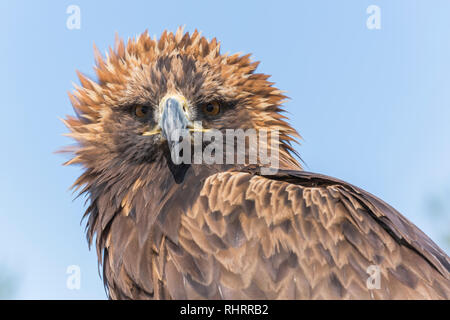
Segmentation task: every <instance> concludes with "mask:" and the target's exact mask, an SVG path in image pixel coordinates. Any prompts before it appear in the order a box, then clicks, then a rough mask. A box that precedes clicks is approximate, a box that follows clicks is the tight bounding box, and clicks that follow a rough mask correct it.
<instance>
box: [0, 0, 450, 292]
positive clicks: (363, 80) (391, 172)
mask: <svg viewBox="0 0 450 320" xmlns="http://www.w3.org/2000/svg"><path fill="white" fill-rule="evenodd" d="M431 2H432V5H431ZM72 4H74V5H78V6H79V7H80V9H81V29H80V30H69V29H67V27H66V20H67V18H68V14H66V9H67V7H68V6H69V5H72ZM372 4H375V5H378V6H379V7H380V9H381V29H380V30H369V29H367V27H366V19H367V18H368V15H367V13H366V8H367V7H368V6H369V5H372ZM448 12H450V2H448V1H412V0H411V1H407V0H404V1H400V0H399V1H379V0H371V1H365V0H355V1H331V0H330V1H317V0H316V1H312V0H311V1H221V2H218V1H214V2H213V1H209V2H208V1H132V0H129V1H126V2H119V1H115V2H112V1H108V2H107V1H75V0H71V1H57V2H56V1H8V2H6V1H3V2H1V3H0V33H1V39H2V41H3V46H2V47H3V50H1V51H0V66H1V70H2V77H0V97H1V100H0V101H1V102H0V108H1V115H2V118H1V125H0V143H1V146H2V156H1V157H0V168H1V171H0V179H1V180H0V181H1V183H0V243H1V245H0V265H1V266H2V269H1V270H3V269H6V270H7V271H6V272H7V273H10V274H12V275H13V277H14V278H15V279H17V290H16V293H15V296H14V297H15V298H22V299H36V298H42V299H53V298H57V299H80V298H85V299H104V298H105V293H104V290H103V285H102V282H101V280H100V278H99V274H98V269H97V258H96V254H95V252H94V251H88V247H87V242H86V240H85V236H84V225H80V219H81V216H82V213H83V212H84V201H83V199H78V200H75V201H72V200H73V198H74V196H73V195H72V193H71V191H69V189H68V188H69V187H70V185H71V184H72V182H73V181H74V180H75V178H76V177H77V176H78V175H79V174H80V168H77V167H70V168H68V167H62V166H61V163H62V162H64V160H65V158H64V157H63V156H61V155H55V154H54V153H53V152H54V151H56V150H58V149H59V148H60V147H62V146H64V145H67V144H70V143H71V141H70V140H69V139H67V138H65V137H63V136H62V134H63V133H64V132H66V129H65V127H64V126H63V124H62V123H61V122H60V121H59V120H58V117H64V116H65V115H66V114H72V113H73V112H72V109H71V106H70V103H69V99H68V97H67V91H69V90H71V89H72V85H71V83H72V82H76V81H77V78H76V74H75V70H76V69H78V70H80V71H82V72H83V73H86V74H88V75H92V74H93V71H92V66H93V64H94V59H93V50H92V47H93V43H94V42H95V43H96V45H97V46H98V47H99V49H100V50H101V51H102V52H104V51H105V50H106V49H107V48H108V46H109V45H112V44H113V41H114V34H115V32H118V34H119V35H120V36H122V37H125V38H128V37H132V36H135V35H137V34H139V33H141V32H143V31H144V30H146V29H148V30H149V33H150V34H151V35H153V34H156V35H159V34H160V33H161V32H162V31H163V30H164V29H168V30H176V28H177V27H178V26H180V25H185V26H186V30H187V31H193V30H194V29H195V28H198V29H199V30H201V31H202V32H203V34H204V35H205V36H207V37H208V38H212V37H217V38H218V39H219V40H220V41H221V42H222V52H245V53H247V52H250V53H252V54H253V58H254V59H255V60H259V61H261V64H260V67H259V71H260V72H264V73H268V74H271V75H272V77H271V80H272V81H275V82H276V85H277V86H278V87H279V88H280V89H282V90H286V91H287V94H288V95H289V97H290V98H291V100H289V101H288V102H287V103H286V108H287V110H288V111H289V116H290V118H291V123H292V124H293V126H294V127H295V128H296V129H297V130H298V131H299V132H300V133H301V135H302V136H303V138H304V141H302V146H300V147H298V150H299V152H300V154H301V155H302V158H303V159H304V160H305V162H306V164H307V168H306V169H307V170H308V171H314V172H320V173H324V174H328V175H332V176H335V177H338V178H341V179H344V180H346V181H349V182H351V183H353V184H356V185H358V186H360V187H363V188H365V189H366V190H368V191H370V192H372V193H374V194H375V195H377V196H379V197H381V198H383V199H384V200H386V201H387V202H389V203H390V204H391V205H393V206H394V207H395V208H397V209H398V210H399V211H401V212H402V213H403V214H404V215H405V216H406V217H408V218H409V219H410V220H412V221H413V222H414V223H416V224H417V225H418V226H419V227H420V228H422V229H423V230H424V231H425V232H426V233H428V234H429V235H430V236H431V237H432V238H433V239H434V240H435V241H436V242H438V243H439V244H440V245H441V246H443V247H445V249H446V250H447V252H449V247H448V244H446V243H445V242H444V241H443V240H442V237H441V235H442V234H443V233H444V232H446V231H448V229H449V223H450V219H449V212H448V209H449V208H448V207H445V208H446V209H445V210H447V211H445V210H444V213H445V212H446V213H447V214H446V215H445V214H444V215H442V214H441V215H436V214H432V213H429V212H428V210H429V208H428V207H427V203H428V199H429V198H430V197H431V198H433V197H435V196H436V197H441V196H442V197H445V196H447V198H448V196H449V195H450V126H449V123H450V90H449V88H450V19H448ZM69 265H78V266H80V269H81V288H80V290H69V289H68V288H67V286H66V280H67V274H66V269H67V267H68V266H69Z"/></svg>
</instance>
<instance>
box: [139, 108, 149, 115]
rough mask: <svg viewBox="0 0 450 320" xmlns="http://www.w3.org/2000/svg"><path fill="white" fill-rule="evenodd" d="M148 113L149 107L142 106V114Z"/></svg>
mask: <svg viewBox="0 0 450 320" xmlns="http://www.w3.org/2000/svg"><path fill="white" fill-rule="evenodd" d="M147 111H148V107H146V106H142V107H141V112H142V113H143V114H146V113H147Z"/></svg>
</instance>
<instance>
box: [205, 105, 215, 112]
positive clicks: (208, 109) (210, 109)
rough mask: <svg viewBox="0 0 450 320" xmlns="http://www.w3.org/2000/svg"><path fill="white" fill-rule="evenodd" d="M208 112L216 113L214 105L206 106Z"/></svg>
mask: <svg viewBox="0 0 450 320" xmlns="http://www.w3.org/2000/svg"><path fill="white" fill-rule="evenodd" d="M206 111H208V112H213V111H214V106H213V105H212V104H208V105H207V106H206Z"/></svg>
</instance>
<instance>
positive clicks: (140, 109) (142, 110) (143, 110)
mask: <svg viewBox="0 0 450 320" xmlns="http://www.w3.org/2000/svg"><path fill="white" fill-rule="evenodd" d="M147 113H148V107H147V106H136V107H135V108H134V114H135V115H136V116H137V117H138V118H144V117H145V116H146V115H147Z"/></svg>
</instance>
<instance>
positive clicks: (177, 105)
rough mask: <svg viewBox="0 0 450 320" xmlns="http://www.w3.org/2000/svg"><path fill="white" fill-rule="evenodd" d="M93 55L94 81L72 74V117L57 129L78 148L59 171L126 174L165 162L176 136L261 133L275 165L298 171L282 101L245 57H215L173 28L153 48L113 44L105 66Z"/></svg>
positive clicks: (145, 42)
mask: <svg viewBox="0 0 450 320" xmlns="http://www.w3.org/2000/svg"><path fill="white" fill-rule="evenodd" d="M94 49H95V58H96V66H95V72H96V76H97V79H96V80H93V79H90V78H88V77H87V76H85V75H83V74H82V73H80V72H77V73H78V77H79V80H80V82H81V86H77V85H75V90H74V92H73V93H69V97H70V100H71V102H72V105H73V108H74V110H75V112H76V117H72V116H68V117H67V118H66V119H65V120H64V123H65V124H66V126H67V127H68V128H69V129H70V131H71V132H70V133H69V136H71V137H72V138H74V139H75V140H76V141H77V142H78V148H76V150H71V152H73V153H74V154H75V157H73V158H72V159H71V160H70V161H68V162H67V164H74V163H81V164H82V165H83V166H84V167H85V168H87V169H88V170H89V171H90V172H92V173H95V172H97V173H98V172H105V171H109V170H111V169H112V168H114V170H115V172H117V168H119V167H120V168H127V169H128V170H132V169H133V168H135V167H136V166H139V165H145V164H151V163H155V162H161V159H167V158H168V155H169V154H170V152H171V147H172V146H173V144H174V143H175V142H179V135H180V134H182V135H185V136H189V137H190V138H192V135H193V134H195V133H199V134H201V133H206V132H208V131H213V130H214V132H225V130H227V129H228V130H236V129H243V130H247V129H255V130H261V129H265V130H268V131H271V130H277V132H278V136H277V137H278V141H279V142H278V143H277V149H278V150H277V152H279V159H278V160H279V162H280V165H281V166H282V167H283V166H284V167H290V168H299V164H298V162H297V161H296V160H295V158H294V157H293V156H292V154H291V153H295V151H294V150H293V149H292V147H291V141H295V137H298V134H297V132H296V131H295V130H294V129H293V128H292V127H290V126H289V125H288V124H287V123H286V122H285V121H284V119H285V118H286V117H285V116H283V115H282V114H281V113H282V111H283V110H282V108H281V104H282V102H283V101H284V99H285V98H286V97H285V96H284V95H283V94H282V92H281V91H280V90H278V89H277V88H275V87H273V83H272V82H269V81H267V79H268V77H269V76H268V75H265V74H260V73H255V70H256V68H257V66H258V62H252V61H251V59H250V55H239V54H234V55H227V54H221V53H220V43H219V42H217V40H216V39H215V38H214V39H212V40H211V41H208V40H207V39H206V38H205V37H202V36H201V35H200V33H199V32H197V31H195V32H194V33H193V34H192V35H190V34H189V33H183V30H182V29H181V28H180V29H178V31H177V32H176V33H175V34H174V33H171V32H170V33H168V32H164V33H163V34H162V35H161V37H160V38H159V40H156V39H152V38H151V37H149V35H148V33H147V32H145V33H143V34H141V35H140V36H139V37H138V38H137V39H131V40H129V41H128V42H127V43H126V44H125V43H124V41H123V40H121V39H118V38H117V37H116V43H115V48H114V50H113V49H111V48H110V50H109V54H107V55H106V57H105V58H104V57H102V55H101V54H100V53H99V52H98V50H97V49H96V48H95V46H94ZM175 134H178V136H177V137H175ZM224 143H225V142H224ZM202 146H203V148H204V147H205V144H204V143H202ZM246 148H248V146H247V147H246ZM169 162H171V161H169Z"/></svg>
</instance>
